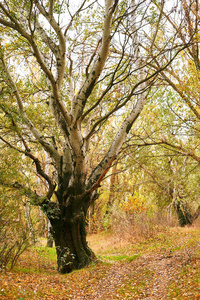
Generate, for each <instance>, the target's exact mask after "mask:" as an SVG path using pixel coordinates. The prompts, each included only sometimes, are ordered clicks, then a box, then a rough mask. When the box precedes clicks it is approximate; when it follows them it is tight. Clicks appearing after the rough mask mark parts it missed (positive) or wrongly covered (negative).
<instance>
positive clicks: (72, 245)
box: [51, 209, 95, 274]
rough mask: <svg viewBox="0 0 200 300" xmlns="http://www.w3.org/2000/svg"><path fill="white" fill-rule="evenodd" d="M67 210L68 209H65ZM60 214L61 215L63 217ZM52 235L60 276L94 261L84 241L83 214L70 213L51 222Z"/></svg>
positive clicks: (84, 224)
mask: <svg viewBox="0 0 200 300" xmlns="http://www.w3.org/2000/svg"><path fill="white" fill-rule="evenodd" d="M67 210H68V209H67ZM62 213H63V214H64V211H63V212H62ZM63 214H62V215H63ZM51 224H52V234H53V238H54V241H55V246H56V251H57V264H58V271H59V272H60V273H62V274H64V273H69V272H71V271H72V270H74V269H80V268H83V267H85V266H86V265H88V264H89V263H90V262H91V261H93V260H94V259H95V255H94V253H93V252H92V250H91V249H90V248H89V247H88V245H87V241H86V230H85V226H86V220H85V213H84V212H83V211H82V210H80V211H79V212H76V214H75V213H72V215H71V217H70V218H69V210H68V211H67V212H66V211H65V214H64V216H62V217H60V218H55V219H52V220H51Z"/></svg>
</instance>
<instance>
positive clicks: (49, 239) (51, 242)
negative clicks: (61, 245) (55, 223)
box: [47, 220, 53, 248]
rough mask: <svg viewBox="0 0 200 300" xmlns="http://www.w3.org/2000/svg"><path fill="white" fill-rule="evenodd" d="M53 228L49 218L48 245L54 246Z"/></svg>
mask: <svg viewBox="0 0 200 300" xmlns="http://www.w3.org/2000/svg"><path fill="white" fill-rule="evenodd" d="M51 232H52V228H51V223H50V222H49V220H48V221H47V247H50V248H52V247H53V237H52V233H51Z"/></svg>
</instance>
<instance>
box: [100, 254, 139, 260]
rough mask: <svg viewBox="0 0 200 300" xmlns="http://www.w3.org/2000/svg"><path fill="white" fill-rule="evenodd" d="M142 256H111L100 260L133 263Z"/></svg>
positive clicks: (102, 257)
mask: <svg viewBox="0 0 200 300" xmlns="http://www.w3.org/2000/svg"><path fill="white" fill-rule="evenodd" d="M139 256H140V254H134V255H126V254H123V255H110V256H101V257H100V258H101V259H103V260H105V259H106V260H109V261H125V262H131V261H133V260H135V259H136V258H137V257H139Z"/></svg>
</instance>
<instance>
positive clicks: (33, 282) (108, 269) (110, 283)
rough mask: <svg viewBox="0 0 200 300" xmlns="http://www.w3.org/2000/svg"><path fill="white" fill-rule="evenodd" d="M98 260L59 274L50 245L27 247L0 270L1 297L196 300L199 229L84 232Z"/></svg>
mask: <svg viewBox="0 0 200 300" xmlns="http://www.w3.org/2000/svg"><path fill="white" fill-rule="evenodd" d="M89 243H90V246H91V247H92V249H93V250H94V251H95V253H97V255H98V258H99V262H98V263H94V264H92V265H90V266H89V267H87V268H85V269H83V270H79V271H74V272H73V273H71V274H66V275H60V274H58V273H57V271H56V255H55V249H51V248H45V247H44V246H41V245H38V246H36V247H33V248H31V249H29V250H27V251H26V252H25V253H24V254H23V255H22V256H21V258H20V260H19V262H18V264H17V265H16V267H15V269H14V270H13V271H12V272H3V273H0V299H2V300H8V299H18V300H25V299H63V300H65V299H66V300H67V299H76V300H78V299H89V300H90V299H91V300H92V299H105V300H107V299H189V300H192V299H200V229H198V228H185V229H182V228H173V229H168V230H166V231H164V232H159V233H158V234H157V235H156V236H155V237H154V238H151V239H148V240H141V241H137V242H134V241H132V242H131V241H129V242H128V241H125V240H123V239H122V238H121V239H120V238H118V237H117V236H116V235H114V234H112V233H109V232H103V233H99V234H95V235H91V236H89Z"/></svg>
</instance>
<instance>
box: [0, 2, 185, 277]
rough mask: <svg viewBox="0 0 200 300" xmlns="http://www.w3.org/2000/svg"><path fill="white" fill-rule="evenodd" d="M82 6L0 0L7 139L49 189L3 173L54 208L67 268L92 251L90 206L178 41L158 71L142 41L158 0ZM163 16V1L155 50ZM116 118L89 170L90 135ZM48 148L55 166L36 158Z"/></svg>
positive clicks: (60, 257)
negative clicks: (42, 189)
mask: <svg viewBox="0 0 200 300" xmlns="http://www.w3.org/2000/svg"><path fill="white" fill-rule="evenodd" d="M72 2H73V1H72ZM79 5H80V6H79V7H77V8H75V7H73V6H71V5H70V2H69V1H66V3H65V1H60V2H59V1H54V0H49V1H45V0H32V1H24V0H18V1H13V0H12V1H9V0H8V1H7V0H2V1H1V2H0V24H1V27H0V32H1V36H0V39H1V51H0V63H1V73H0V76H1V81H0V90H1V100H0V107H1V117H2V119H3V120H4V122H7V123H6V124H8V123H9V126H8V127H9V129H8V127H6V126H2V128H1V137H0V138H1V141H2V142H3V143H5V144H6V145H7V146H8V147H11V148H13V150H16V151H18V152H20V153H21V155H22V163H23V156H24V155H25V156H26V157H28V158H30V160H32V161H33V163H34V165H35V168H36V172H37V174H38V176H40V178H42V179H43V180H44V182H45V183H47V184H48V192H47V193H46V195H40V193H39V192H38V190H37V191H34V188H33V189H32V188H31V187H30V185H27V184H26V183H25V182H24V183H22V182H11V181H10V180H6V179H5V177H4V179H1V178H0V180H1V182H0V183H1V184H3V185H4V186H8V187H9V188H10V187H12V188H14V189H20V190H21V191H22V193H24V194H25V195H26V196H27V197H29V198H30V201H31V203H32V204H34V205H39V206H41V208H42V209H43V210H44V212H45V213H46V214H47V216H48V218H49V220H50V222H51V225H52V233H53V238H54V241H55V245H56V249H57V262H58V270H59V271H60V272H62V273H66V272H70V271H71V270H73V269H75V268H81V267H84V266H85V265H87V264H88V263H89V262H90V261H91V260H92V259H93V258H94V254H93V252H92V251H91V250H90V249H89V247H88V245H87V242H86V230H85V226H86V216H87V211H88V208H89V206H90V205H91V204H92V203H93V202H94V201H95V199H97V198H98V193H97V189H98V187H99V186H100V183H101V181H102V179H103V177H104V176H105V174H106V173H107V172H108V170H109V168H110V167H111V165H112V163H113V161H114V160H115V159H116V157H117V155H118V153H119V151H120V149H121V147H122V145H123V143H124V141H125V140H126V137H127V135H128V134H129V131H130V129H131V127H132V125H133V123H134V122H135V120H136V119H137V118H138V116H139V115H140V113H141V111H142V109H143V106H144V104H145V101H146V95H147V92H148V87H150V86H151V85H152V83H153V80H154V78H155V77H156V75H157V74H158V73H159V72H160V71H162V70H163V69H164V68H165V67H166V66H167V65H169V63H170V61H172V60H173V58H174V57H175V56H176V55H177V53H178V52H179V51H180V49H181V48H180V47H179V46H177V47H175V48H174V41H172V42H173V45H172V49H173V51H172V52H171V56H169V60H168V61H167V62H166V63H165V64H163V65H161V66H160V69H159V70H158V69H156V71H153V72H152V71H151V68H152V66H151V64H150V62H151V61H152V59H151V57H149V56H146V55H145V51H144V50H143V49H142V48H141V47H140V45H141V43H142V42H143V39H144V41H145V39H146V35H147V33H148V32H149V34H150V35H152V28H150V27H151V26H150V25H148V18H150V19H151V17H152V16H151V15H150V14H149V13H150V12H151V10H150V8H151V1H138V2H137V3H135V2H134V1H130V2H129V1H118V0H105V7H102V6H101V5H100V4H99V3H98V1H93V2H92V1H91V2H88V1H86V0H83V1H82V2H81V3H79ZM161 18H162V6H161V13H160V15H158V16H154V17H153V19H152V20H153V22H154V24H157V26H156V25H155V27H154V28H155V30H154V38H153V39H152V43H151V45H150V49H151V53H153V51H154V44H155V39H156V37H157V36H158V35H159V26H160V20H161ZM146 25H147V26H146ZM144 33H145V34H144ZM169 49H170V43H168V44H165V45H163V48H162V49H160V50H159V51H158V50H157V49H156V53H155V55H156V57H157V59H159V57H162V55H163V54H165V53H166V51H169ZM149 66H150V67H149ZM114 117H117V121H115V123H113V124H117V126H116V132H115V133H114V138H113V139H112V141H110V140H109V139H108V140H107V145H108V146H107V150H106V151H104V153H103V155H102V159H101V161H97V162H96V167H95V168H93V169H90V170H89V171H88V167H87V166H88V164H87V161H88V159H90V156H89V155H90V145H91V142H92V143H93V146H95V147H97V146H98V145H97V144H95V141H96V140H95V134H102V135H103V131H104V130H106V128H107V126H108V125H109V122H114V121H113V120H114V119H113V118H114ZM120 122H121V125H120V126H119V125H118V124H119V123H120ZM103 139H104V144H105V136H104V138H103ZM105 146H106V144H105ZM42 149H43V150H42ZM42 151H45V152H46V154H47V155H48V157H49V163H50V164H51V168H49V171H48V172H47V170H46V169H45V166H44V165H43V164H42V161H41V159H40V158H39V156H40V155H41V153H42Z"/></svg>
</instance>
